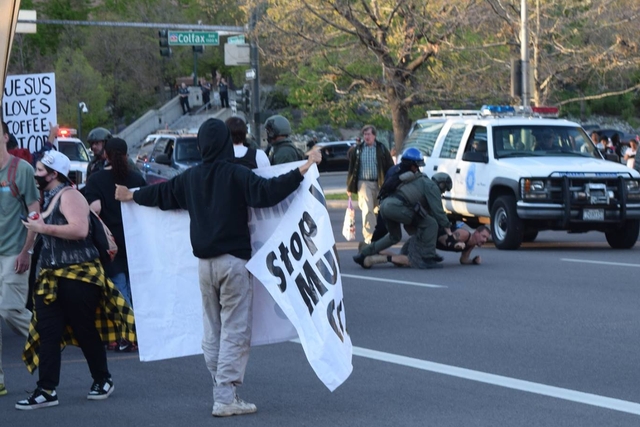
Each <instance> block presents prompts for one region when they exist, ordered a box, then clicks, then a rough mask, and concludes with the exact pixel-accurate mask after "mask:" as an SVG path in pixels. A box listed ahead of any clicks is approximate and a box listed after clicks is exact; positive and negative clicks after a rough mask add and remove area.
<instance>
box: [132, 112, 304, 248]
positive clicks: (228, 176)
mask: <svg viewBox="0 0 640 427" xmlns="http://www.w3.org/2000/svg"><path fill="white" fill-rule="evenodd" d="M198 147H199V149H200V153H201V154H202V164H200V165H198V166H194V167H192V168H190V169H187V170H186V171H184V172H183V173H181V174H180V175H177V176H175V177H174V178H172V179H171V180H169V181H167V182H163V183H160V184H156V185H151V186H148V187H144V188H141V189H140V190H138V191H136V192H135V193H134V195H133V200H135V202H136V203H138V204H139V205H143V206H157V207H159V208H160V209H162V210H169V209H185V210H187V211H189V218H190V219H191V224H190V227H189V229H190V230H189V233H190V237H191V247H192V248H193V254H194V255H195V256H196V257H197V258H205V259H206V258H213V257H216V256H219V255H223V254H230V255H233V256H235V257H237V258H242V259H249V258H251V241H250V237H249V225H248V212H247V207H249V206H251V207H255V208H265V207H270V206H273V205H276V204H278V203H279V202H281V201H282V200H284V199H285V198H286V197H287V196H288V195H289V194H291V193H292V192H293V191H294V190H295V189H296V188H298V186H299V185H300V182H301V181H302V174H301V173H300V171H299V170H298V168H296V169H294V170H292V171H291V172H288V173H286V174H284V175H281V176H278V177H275V178H271V179H265V178H261V177H259V176H258V175H256V174H254V173H253V172H252V171H251V170H250V169H247V168H246V167H244V166H241V165H239V164H235V163H233V161H234V155H233V144H232V142H231V136H230V134H229V130H228V129H227V126H226V125H225V124H224V122H222V121H220V120H218V119H213V118H211V119H208V120H207V121H205V122H204V123H203V124H202V126H200V129H199V130H198Z"/></svg>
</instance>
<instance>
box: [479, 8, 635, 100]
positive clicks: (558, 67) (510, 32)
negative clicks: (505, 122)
mask: <svg viewBox="0 0 640 427" xmlns="http://www.w3.org/2000/svg"><path fill="white" fill-rule="evenodd" d="M487 2H488V3H489V5H490V6H491V7H492V9H493V11H494V12H495V14H496V15H497V16H498V17H499V19H500V21H501V22H502V24H501V26H502V28H503V30H504V31H503V34H505V39H506V40H507V41H508V40H510V41H511V42H513V41H516V42H517V44H519V43H520V36H519V34H520V6H521V2H520V1H519V0H509V1H500V0H487ZM528 7H529V8H530V9H529V22H528V24H527V26H528V28H529V32H528V34H529V39H530V47H531V50H532V57H531V74H532V78H533V101H534V103H535V104H536V105H541V104H545V103H547V102H558V101H560V99H559V98H560V96H559V95H561V93H562V92H563V91H569V92H572V93H573V94H574V95H575V93H576V92H578V93H584V92H589V91H596V92H598V93H601V92H608V91H609V90H611V89H613V91H614V92H615V91H617V90H619V89H624V88H625V87H626V86H628V85H629V84H630V81H629V76H630V74H631V73H630V71H632V70H635V69H637V67H638V65H640V55H639V52H638V36H637V29H636V28H635V27H634V26H633V25H632V23H633V22H634V21H635V20H637V18H638V16H639V15H640V4H639V3H638V2H637V1H634V0H591V1H588V2H587V1H580V0H571V1H566V0H536V2H535V3H534V2H533V1H529V3H528ZM496 24H497V23H496ZM636 83H637V82H636ZM581 98H582V97H578V98H576V99H575V100H576V101H579V100H580V99H581Z"/></svg>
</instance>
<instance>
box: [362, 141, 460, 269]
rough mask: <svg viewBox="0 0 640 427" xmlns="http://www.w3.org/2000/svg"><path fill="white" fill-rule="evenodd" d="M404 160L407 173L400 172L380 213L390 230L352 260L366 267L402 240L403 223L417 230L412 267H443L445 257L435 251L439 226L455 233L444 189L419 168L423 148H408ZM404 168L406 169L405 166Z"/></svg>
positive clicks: (402, 161)
mask: <svg viewBox="0 0 640 427" xmlns="http://www.w3.org/2000/svg"><path fill="white" fill-rule="evenodd" d="M401 163H402V164H403V165H404V168H406V169H407V171H406V172H403V173H401V174H400V176H399V179H400V183H399V184H398V186H397V187H396V188H395V190H394V191H393V192H392V193H391V194H390V195H389V196H388V197H386V198H385V199H384V200H382V201H381V203H380V214H381V215H382V217H383V218H384V219H385V221H386V224H387V229H388V233H387V234H386V235H385V236H384V237H382V238H381V239H380V240H377V241H375V242H373V243H371V244H370V245H366V246H364V247H363V248H362V250H361V251H360V253H359V254H358V255H355V256H354V257H353V260H354V261H355V262H356V263H358V264H360V265H361V266H363V267H366V266H365V264H364V261H365V258H366V257H367V256H370V255H375V254H378V253H380V251H383V250H384V249H387V248H389V247H391V246H393V245H395V244H396V243H398V242H400V240H401V239H402V228H401V227H402V225H403V224H404V225H405V226H409V228H410V229H412V230H413V229H415V238H416V239H415V241H416V242H417V244H418V247H416V248H415V250H414V255H415V256H413V257H412V258H411V260H410V261H411V266H412V267H416V268H441V267H442V265H441V264H438V262H440V261H442V258H441V257H440V256H439V255H438V254H437V253H436V239H437V238H438V228H439V227H441V228H442V229H443V230H444V231H445V234H446V235H447V236H449V235H452V232H451V228H450V227H451V223H450V222H449V219H448V218H447V215H446V214H445V213H444V209H443V207H442V198H441V191H440V187H439V186H438V184H436V183H435V182H434V181H432V180H431V179H429V178H428V177H427V176H425V175H424V174H423V173H422V172H421V171H420V166H424V160H423V158H422V154H421V153H420V150H418V149H417V148H408V149H406V150H405V152H404V153H403V154H402V158H401ZM404 168H403V169H404Z"/></svg>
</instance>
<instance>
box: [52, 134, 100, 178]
mask: <svg viewBox="0 0 640 427" xmlns="http://www.w3.org/2000/svg"><path fill="white" fill-rule="evenodd" d="M75 135H76V133H75V129H67V128H65V129H62V128H61V129H59V131H58V137H57V138H56V140H55V142H54V146H55V147H56V149H57V150H58V151H60V152H61V153H62V154H64V155H65V156H67V157H68V158H69V160H71V165H70V168H69V179H71V181H73V182H74V183H75V184H76V186H77V187H78V188H83V187H84V186H85V184H86V181H87V166H89V161H90V160H91V158H90V157H89V152H88V151H87V148H86V147H85V145H84V142H82V141H81V140H79V139H78V138H76V137H75Z"/></svg>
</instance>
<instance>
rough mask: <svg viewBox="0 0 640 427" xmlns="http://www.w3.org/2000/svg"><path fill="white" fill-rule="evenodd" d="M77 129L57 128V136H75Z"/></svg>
mask: <svg viewBox="0 0 640 427" xmlns="http://www.w3.org/2000/svg"><path fill="white" fill-rule="evenodd" d="M77 134H78V131H77V130H75V129H71V128H60V129H58V138H69V137H71V136H76V135H77Z"/></svg>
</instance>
